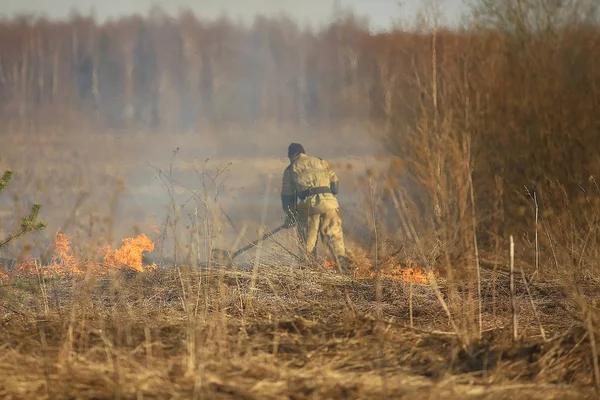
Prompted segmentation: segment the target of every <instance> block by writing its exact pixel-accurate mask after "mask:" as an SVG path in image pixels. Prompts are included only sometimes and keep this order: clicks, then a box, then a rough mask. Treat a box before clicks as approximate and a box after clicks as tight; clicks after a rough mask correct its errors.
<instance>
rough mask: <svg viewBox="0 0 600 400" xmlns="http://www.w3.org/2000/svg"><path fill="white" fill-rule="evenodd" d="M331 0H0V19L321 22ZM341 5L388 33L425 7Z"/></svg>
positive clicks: (372, 1) (411, 1)
mask: <svg viewBox="0 0 600 400" xmlns="http://www.w3.org/2000/svg"><path fill="white" fill-rule="evenodd" d="M335 2H336V0H101V1H99V0H51V1H48V0H2V10H1V11H0V15H2V16H3V17H9V18H10V17H12V16H13V15H15V13H27V14H32V13H33V14H36V15H41V14H45V15H46V16H48V17H50V18H52V19H55V18H66V17H68V16H69V14H70V13H71V11H72V10H74V9H77V10H78V11H79V12H80V13H82V14H84V15H89V13H90V12H91V11H92V10H93V12H94V15H95V16H96V18H97V20H98V21H100V22H101V21H104V20H106V19H107V18H111V17H119V16H122V15H130V14H133V13H141V14H146V13H147V11H148V10H149V9H150V8H151V7H152V6H153V5H158V6H160V7H161V8H162V9H164V10H165V11H167V12H170V13H176V12H177V11H178V10H179V9H185V8H189V9H191V10H193V11H194V12H195V13H196V15H198V16H199V17H201V18H212V17H218V16H219V15H221V13H222V12H223V11H225V12H226V13H227V14H228V15H229V16H230V17H232V18H234V19H237V18H238V17H241V18H243V19H245V20H248V21H251V20H252V18H253V16H254V15H256V14H267V15H269V14H278V13H281V12H283V13H285V14H287V15H289V16H292V17H293V18H294V19H297V20H298V21H299V22H301V23H306V22H308V23H312V24H322V23H326V22H327V20H328V18H329V17H330V16H331V14H332V11H333V9H334V4H335ZM337 2H338V3H339V4H341V5H342V7H351V8H352V9H353V10H354V11H355V12H356V14H358V15H362V16H367V17H368V18H369V21H370V26H371V28H373V29H376V30H380V29H388V28H389V27H391V25H392V23H393V21H394V20H398V19H401V20H407V19H408V20H410V19H411V17H412V16H413V15H414V14H415V12H416V11H418V10H419V9H420V8H421V7H423V5H424V4H425V1H424V0H337ZM462 3H463V0H441V3H440V10H441V12H442V14H443V15H444V16H445V19H444V20H442V22H443V23H451V24H452V23H455V22H457V21H458V20H459V18H460V14H461V12H462V11H463V10H464V7H463V6H462Z"/></svg>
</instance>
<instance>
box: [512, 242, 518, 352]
mask: <svg viewBox="0 0 600 400" xmlns="http://www.w3.org/2000/svg"><path fill="white" fill-rule="evenodd" d="M515 301H516V300H515V241H514V239H513V236H512V235H510V304H511V307H512V315H513V339H514V340H517V338H518V329H517V306H516V304H515Z"/></svg>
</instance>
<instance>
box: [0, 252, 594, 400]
mask: <svg viewBox="0 0 600 400" xmlns="http://www.w3.org/2000/svg"><path fill="white" fill-rule="evenodd" d="M287 264H289V265H292V264H293V261H290V262H289V263H283V262H281V258H280V257H279V259H278V260H277V262H275V263H274V262H273V261H272V260H269V259H265V260H261V264H260V270H261V273H260V274H259V278H258V280H257V290H256V291H255V292H251V291H250V289H249V288H250V282H251V273H250V272H246V271H244V270H240V271H237V272H236V271H223V272H222V273H219V272H218V271H202V272H201V271H192V272H186V271H185V270H183V271H182V273H181V274H180V273H178V271H177V270H175V269H166V270H158V271H154V272H145V273H141V274H137V275H135V276H131V275H121V274H115V275H113V276H111V277H104V278H95V277H93V276H88V277H87V278H81V279H79V278H78V279H63V280H56V281H51V282H48V283H47V297H48V303H49V304H50V307H49V310H48V312H47V313H46V315H45V314H44V311H43V307H42V298H41V295H40V291H39V285H38V284H37V280H36V279H35V278H30V279H27V278H21V279H20V280H18V281H17V282H15V283H14V285H13V286H5V287H3V288H2V292H3V293H2V297H3V299H4V301H3V303H2V315H1V317H2V328H1V330H0V336H1V338H2V343H3V351H2V356H1V357H2V360H1V362H0V368H1V369H2V374H0V376H2V378H0V394H2V396H3V397H7V398H56V399H58V398H115V397H118V398H167V397H168V398H172V397H173V398H204V397H209V398H263V399H264V398H269V399H271V398H273V399H279V398H290V397H291V398H340V397H346V398H347V397H349V398H404V397H406V398H423V399H425V398H439V397H443V398H454V397H469V398H508V397H509V396H514V395H515V394H518V395H519V396H520V398H525V397H526V398H586V396H591V393H592V388H591V376H590V373H589V368H590V360H589V357H587V355H588V354H589V341H588V340H586V333H585V330H582V329H581V328H580V327H578V324H577V321H575V320H573V319H572V317H571V316H570V313H569V312H568V311H567V310H568V309H569V305H568V303H567V302H565V301H562V300H559V301H558V302H557V301H556V300H557V298H556V297H553V301H552V303H553V304H554V305H555V306H556V305H560V306H561V307H564V309H563V308H560V307H559V308H554V309H552V311H551V312H548V313H546V312H544V311H542V315H543V321H544V324H545V326H546V328H547V329H548V334H549V336H550V337H551V339H550V340H549V341H548V342H545V343H544V342H542V341H541V340H540V338H539V337H537V336H536V332H537V330H536V329H535V322H534V319H533V316H532V315H530V314H529V313H528V312H527V311H526V310H525V309H526V308H527V300H526V297H525V293H522V292H523V291H522V290H520V292H521V293H520V294H519V300H518V301H519V304H521V307H522V309H523V310H524V312H523V313H522V314H520V316H519V318H520V320H521V324H522V326H523V327H526V328H530V329H524V334H525V337H524V338H523V339H522V340H521V341H520V344H519V345H518V346H515V345H514V344H513V343H511V341H510V334H511V332H510V318H511V317H510V312H508V311H509V309H508V307H506V309H503V311H502V312H501V313H500V314H499V315H498V317H497V319H496V320H494V321H492V320H491V319H490V318H489V315H488V314H487V313H486V315H485V318H484V319H485V321H487V322H488V323H492V325H493V326H491V327H486V329H485V336H484V338H483V340H482V341H481V342H480V343H477V345H475V346H474V347H473V348H472V349H470V352H469V353H465V352H464V351H461V350H460V346H458V343H457V338H456V336H455V335H454V334H453V333H452V332H449V331H448V328H449V327H448V324H447V321H446V320H445V318H444V312H443V310H442V309H441V307H440V306H439V304H438V303H437V301H436V298H435V296H434V295H433V292H432V290H431V288H430V287H428V286H415V287H414V289H415V301H414V313H415V327H416V328H415V329H414V330H411V329H410V328H409V327H408V323H407V321H408V316H407V313H408V298H407V296H408V286H407V284H405V283H402V282H386V283H385V284H384V289H383V306H384V307H383V318H382V319H380V320H377V319H376V318H374V315H375V314H374V312H373V310H374V307H375V303H376V299H375V298H374V293H375V292H374V282H373V281H371V280H351V279H349V278H347V277H342V276H338V275H335V274H330V273H323V272H318V271H311V270H307V269H298V268H297V267H286V266H285V265H287ZM486 281H487V280H486ZM500 285H501V286H502V287H503V288H505V287H506V286H507V282H506V281H503V282H501V284H500ZM182 288H185V291H186V292H185V293H184V292H183V289H182ZM442 290H443V289H442ZM503 290H505V289H503ZM539 291H540V293H539V294H538V296H537V298H538V299H539V301H540V304H539V306H540V307H541V308H542V309H543V310H544V309H545V308H544V307H545V305H544V304H543V303H544V301H543V298H544V293H545V294H546V295H548V292H551V288H543V289H542V288H540V289H539ZM484 292H485V293H488V292H489V290H488V289H487V288H484ZM503 327H508V329H506V328H503Z"/></svg>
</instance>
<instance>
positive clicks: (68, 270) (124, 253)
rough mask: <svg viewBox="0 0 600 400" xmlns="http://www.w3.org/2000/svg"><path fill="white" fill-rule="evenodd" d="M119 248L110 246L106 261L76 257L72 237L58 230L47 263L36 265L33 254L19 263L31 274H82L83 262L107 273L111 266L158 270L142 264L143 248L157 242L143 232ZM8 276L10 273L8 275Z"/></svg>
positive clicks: (107, 248) (146, 248) (147, 247)
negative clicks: (51, 255)
mask: <svg viewBox="0 0 600 400" xmlns="http://www.w3.org/2000/svg"><path fill="white" fill-rule="evenodd" d="M122 243H123V244H122V245H121V247H120V248H119V249H117V250H115V251H114V252H112V251H111V250H110V246H106V247H105V248H104V249H103V254H104V256H105V258H104V262H103V263H96V262H86V261H84V260H79V261H78V260H77V259H76V257H75V255H74V254H73V250H72V248H71V238H70V236H69V235H66V234H63V233H60V232H58V233H57V234H56V236H55V238H54V241H53V243H52V245H51V246H52V247H53V250H54V255H53V257H52V259H51V261H50V262H49V263H48V265H40V264H37V260H36V259H35V258H33V257H27V258H26V259H25V260H24V261H23V262H22V263H21V265H20V267H19V271H20V272H24V273H29V274H38V273H40V274H43V275H54V276H56V275H60V276H68V275H81V274H83V273H84V270H83V269H82V268H81V266H82V265H84V264H85V265H86V268H87V269H90V268H91V269H93V271H94V272H95V273H98V274H101V275H102V274H105V273H107V272H108V271H109V268H114V267H116V268H123V267H125V268H131V269H134V270H136V271H140V272H143V271H145V270H148V269H155V266H149V267H146V268H143V267H142V253H143V252H144V251H153V250H154V243H152V241H151V240H150V239H149V238H148V237H147V236H146V235H144V234H141V235H139V236H137V237H135V238H125V239H123V241H122ZM3 274H4V273H3V272H0V280H1V279H5V278H4V275H6V274H4V275H3ZM7 278H8V276H7Z"/></svg>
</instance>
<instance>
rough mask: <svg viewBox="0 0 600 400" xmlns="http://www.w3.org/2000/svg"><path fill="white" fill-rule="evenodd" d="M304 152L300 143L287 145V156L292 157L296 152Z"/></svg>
mask: <svg viewBox="0 0 600 400" xmlns="http://www.w3.org/2000/svg"><path fill="white" fill-rule="evenodd" d="M300 153H304V154H306V153H305V152H304V147H303V146H302V145H301V144H300V143H291V144H290V145H289V147H288V157H290V158H291V157H294V156H295V155H297V154H300Z"/></svg>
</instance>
